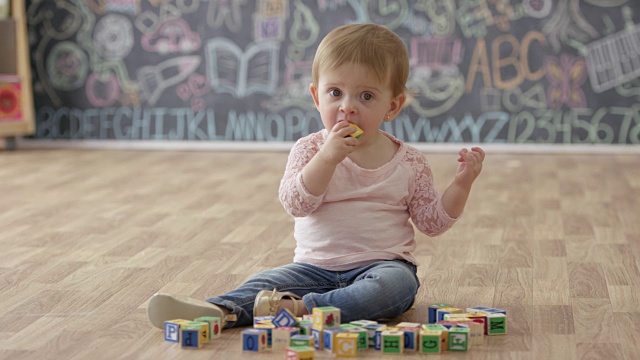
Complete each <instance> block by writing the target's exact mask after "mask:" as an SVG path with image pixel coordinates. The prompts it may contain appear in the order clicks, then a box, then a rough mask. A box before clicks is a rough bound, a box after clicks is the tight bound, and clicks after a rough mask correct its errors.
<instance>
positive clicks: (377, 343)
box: [373, 325, 390, 351]
mask: <svg viewBox="0 0 640 360" xmlns="http://www.w3.org/2000/svg"><path fill="white" fill-rule="evenodd" d="M387 330H390V329H389V327H388V326H386V325H382V326H381V327H379V328H377V329H376V330H375V335H374V345H373V348H374V349H376V350H378V351H380V350H382V332H384V331H387Z"/></svg>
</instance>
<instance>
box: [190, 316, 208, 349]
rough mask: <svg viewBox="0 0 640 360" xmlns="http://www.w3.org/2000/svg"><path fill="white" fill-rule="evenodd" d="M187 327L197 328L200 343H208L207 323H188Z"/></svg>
mask: <svg viewBox="0 0 640 360" xmlns="http://www.w3.org/2000/svg"><path fill="white" fill-rule="evenodd" d="M186 325H187V326H197V327H199V329H200V342H201V343H203V344H205V343H208V342H209V323H208V322H202V321H189V322H188V323H186Z"/></svg>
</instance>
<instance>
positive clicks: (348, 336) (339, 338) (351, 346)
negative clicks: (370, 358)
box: [334, 332, 358, 357]
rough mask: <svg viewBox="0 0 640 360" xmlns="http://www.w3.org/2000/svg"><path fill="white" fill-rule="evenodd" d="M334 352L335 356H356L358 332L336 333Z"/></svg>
mask: <svg viewBox="0 0 640 360" xmlns="http://www.w3.org/2000/svg"><path fill="white" fill-rule="evenodd" d="M335 347H336V348H335V351H334V353H335V354H336V356H337V357H357V356H358V334H354V333H350V332H343V333H339V334H337V335H336V346H335Z"/></svg>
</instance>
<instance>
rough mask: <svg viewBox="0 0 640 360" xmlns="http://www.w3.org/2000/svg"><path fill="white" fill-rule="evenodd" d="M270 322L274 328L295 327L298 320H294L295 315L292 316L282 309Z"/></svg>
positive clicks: (287, 310)
mask: <svg viewBox="0 0 640 360" xmlns="http://www.w3.org/2000/svg"><path fill="white" fill-rule="evenodd" d="M271 322H272V323H273V325H275V326H276V327H283V326H295V325H296V324H297V322H298V319H296V317H295V315H293V313H292V312H291V310H289V309H282V310H280V311H278V313H277V314H276V316H275V317H274V318H273V320H272V321H271Z"/></svg>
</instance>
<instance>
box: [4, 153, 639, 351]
mask: <svg viewBox="0 0 640 360" xmlns="http://www.w3.org/2000/svg"><path fill="white" fill-rule="evenodd" d="M286 158H287V154H286V153H259V154H256V153H221V152H143V151H80V150H46V151H37V150H19V151H17V152H12V153H9V152H0V189H1V192H0V249H1V250H0V358H2V359H159V358H162V359H187V358H189V359H200V358H201V359H223V360H228V359H246V358H248V359H252V358H255V359H258V358H260V359H262V358H264V359H284V354H283V353H280V352H271V351H268V352H266V353H264V354H263V355H262V356H259V355H248V354H243V353H242V351H241V339H240V331H241V329H234V330H227V331H225V332H224V333H223V337H222V339H220V340H218V341H215V342H214V343H211V344H207V345H206V346H205V348H203V349H202V350H197V351H193V350H192V351H189V350H181V349H180V348H178V347H177V346H175V345H173V344H171V343H167V342H164V341H163V336H162V332H161V331H160V330H158V329H155V328H152V327H151V325H150V324H149V323H148V322H147V320H146V306H147V303H148V299H149V297H150V296H151V295H152V294H154V293H155V292H157V291H163V292H173V293H179V294H185V295H191V296H193V297H196V298H205V297H207V296H212V295H215V294H220V293H224V292H226V291H227V290H230V289H232V288H233V287H235V286H236V285H238V284H239V283H240V282H242V281H243V280H244V279H246V278H247V277H248V276H249V275H251V274H253V273H255V272H257V271H260V270H263V269H267V268H271V267H275V266H279V265H283V264H285V263H288V262H289V261H290V260H291V258H292V254H293V248H294V240H293V237H292V224H293V222H292V219H291V218H290V217H289V216H288V215H287V214H286V213H285V211H284V210H283V209H282V207H281V205H280V204H279V202H278V199H277V191H278V183H279V180H280V176H281V174H282V172H283V169H284V166H285V162H286ZM429 159H430V162H431V165H432V168H433V170H434V172H435V175H436V177H435V179H436V185H437V187H438V189H440V190H443V189H444V187H446V185H447V184H448V182H449V180H450V179H451V178H452V176H453V173H454V172H455V167H456V164H457V163H456V155H455V154H436V155H431V156H429ZM639 200H640V159H639V158H638V156H637V155H636V156H633V155H625V156H623V155H620V156H611V155H599V156H594V155H583V156H577V155H521V154H519V155H504V154H488V155H487V159H486V161H485V168H484V171H483V173H482V175H481V178H480V179H479V180H478V182H477V183H476V185H475V187H474V189H473V193H472V196H471V198H470V200H469V204H468V206H467V209H466V210H465V214H464V217H463V220H461V221H460V222H459V223H458V224H457V225H456V226H455V227H454V228H453V229H452V230H450V231H449V232H447V233H446V234H444V235H442V236H440V237H439V238H427V237H425V236H423V235H420V238H419V248H418V250H417V252H416V253H415V255H416V257H417V259H418V260H419V261H420V263H421V266H420V267H419V268H418V271H419V275H420V279H421V281H422V287H421V288H420V291H419V295H418V298H417V306H416V308H415V310H412V311H410V312H408V313H406V314H405V315H404V316H403V317H402V318H400V319H397V320H398V321H403V320H404V321H415V322H426V306H427V304H429V303H436V302H448V303H452V304H454V305H457V306H458V307H467V306H472V305H485V306H494V307H499V308H502V309H506V310H507V311H508V314H509V329H508V331H509V334H508V335H507V336H501V337H492V338H487V339H485V343H484V344H483V345H480V346H477V347H475V348H472V349H471V350H470V351H469V352H468V353H466V354H453V353H446V354H444V355H442V356H441V358H443V359H458V358H473V359H605V358H606V359H640V347H639V345H638V340H640V201H639ZM363 355H365V356H363V357H366V358H384V359H395V358H398V359H400V358H407V357H409V358H414V359H415V358H417V357H421V356H419V355H417V354H411V355H403V356H395V357H394V356H383V355H381V354H380V353H377V352H375V351H372V350H368V351H367V352H366V353H364V354H363ZM317 358H320V359H323V358H331V356H330V355H329V354H327V353H325V352H318V354H317ZM430 358H439V357H437V356H432V357H430Z"/></svg>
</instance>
